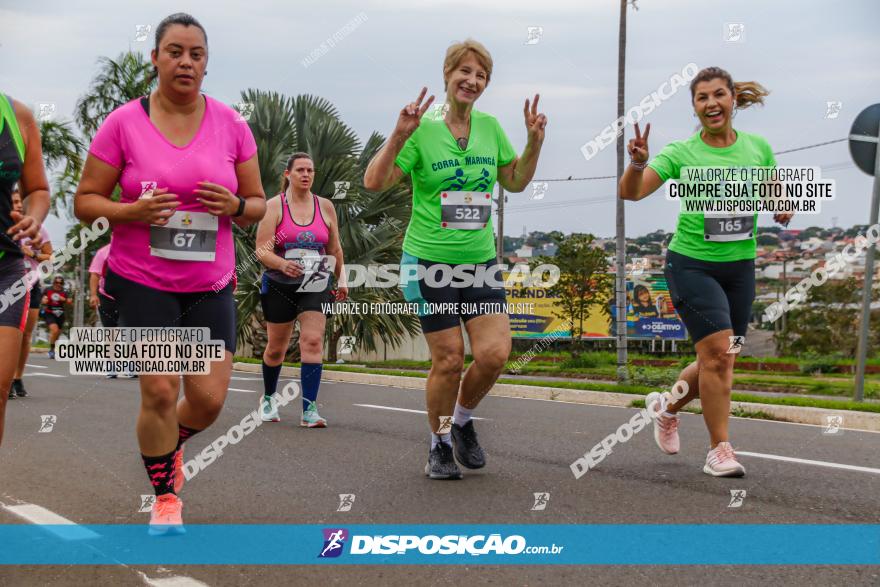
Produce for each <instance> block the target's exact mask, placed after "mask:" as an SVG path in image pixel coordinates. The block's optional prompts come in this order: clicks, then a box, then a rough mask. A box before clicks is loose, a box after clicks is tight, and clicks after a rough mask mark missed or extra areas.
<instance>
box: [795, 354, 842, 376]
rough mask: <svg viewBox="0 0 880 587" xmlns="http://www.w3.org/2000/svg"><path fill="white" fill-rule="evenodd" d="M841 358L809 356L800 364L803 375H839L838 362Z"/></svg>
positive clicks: (835, 356)
mask: <svg viewBox="0 0 880 587" xmlns="http://www.w3.org/2000/svg"><path fill="white" fill-rule="evenodd" d="M840 359H841V357H839V356H837V355H830V356H828V355H826V356H824V357H820V356H818V355H807V356H806V357H804V359H803V361H802V362H801V364H800V370H801V373H807V374H810V373H837V362H838V361H840Z"/></svg>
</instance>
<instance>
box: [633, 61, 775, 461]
mask: <svg viewBox="0 0 880 587" xmlns="http://www.w3.org/2000/svg"><path fill="white" fill-rule="evenodd" d="M690 88H691V99H692V102H693V107H694V114H695V115H696V117H697V118H698V119H699V121H700V125H701V128H700V130H699V131H698V132H697V133H696V134H694V135H693V136H691V137H690V138H688V139H685V140H683V141H677V142H674V143H670V144H669V145H667V146H666V147H664V148H663V150H662V151H661V152H660V154H659V155H657V156H656V157H655V158H654V159H653V160H652V161H651V163H650V164H648V135H649V133H650V131H651V125H650V124H649V125H647V127H646V128H645V133H644V135H642V134H641V132H640V129H639V126H638V124H637V125H636V127H635V131H636V138H635V139H632V140H630V141H629V145H628V147H627V150H628V151H629V154H630V158H631V162H630V165H629V166H628V167H627V169H626V171H625V172H624V174H623V177H622V178H621V180H620V197H621V198H623V199H624V200H632V201H638V200H641V199H642V198H645V197H647V196H648V195H650V194H652V193H653V192H655V191H656V190H657V189H658V188H659V187H660V186H662V185H663V183H664V182H665V181H666V180H668V179H679V178H680V177H681V170H682V168H686V167H713V168H731V167H738V168H742V167H747V168H753V167H775V166H776V161H775V159H774V157H773V151H772V149H771V148H770V145H769V144H768V143H767V141H766V140H765V139H763V138H762V137H759V136H757V135H753V134H749V133H745V132H742V131H737V130H734V128H733V117H734V116H735V111H736V110H741V109H743V108H747V107H749V106H751V105H752V104H763V103H764V97H765V96H766V95H767V94H768V92H767V91H766V90H765V89H764V88H763V87H762V86H761V85H760V84H758V83H755V82H737V83H734V82H733V79H732V78H731V76H730V74H729V73H727V72H726V71H724V70H723V69H720V68H718V67H709V68H706V69H703V70H702V71H700V72H699V73H698V74H697V76H696V77H695V78H694V79H693V80H692V81H691V86H690ZM774 219H775V220H776V221H777V222H780V223H782V224H788V221H789V220H790V219H791V215H790V214H776V215H775V216H774ZM756 221H757V215H752V214H750V215H737V216H732V217H724V218H719V217H713V216H712V215H703V214H702V213H700V214H694V213H688V214H685V213H682V214H680V215H679V217H678V226H677V227H676V231H675V235H674V236H673V238H672V241H671V242H670V243H669V251H668V254H667V258H666V267H665V274H666V279H667V281H668V283H669V292H670V294H671V295H672V299H673V303H674V304H675V309H676V310H677V311H678V313H679V315H681V317H682V320H684V323H685V325H686V326H687V329H688V331H689V332H690V334H691V337H692V338H693V340H694V345H695V348H696V351H697V360H696V361H694V362H693V363H691V364H690V365H688V366H687V367H686V368H685V369H684V370H683V371H682V372H681V375H680V376H679V379H681V380H684V381H686V382H687V384H688V389H689V391H688V394H687V395H686V396H685V397H683V398H682V399H680V400H678V401H677V402H675V403H671V404H670V403H669V402H668V398H667V396H665V395H661V394H659V393H653V394H650V395H649V396H648V397H647V398H646V402H647V405H650V406H653V407H654V409H655V410H656V411H657V412H658V413H657V414H656V417H655V418H654V438H655V440H656V442H657V445H658V446H659V447H660V449H661V450H662V451H663V452H665V453H667V454H675V453H677V452H678V450H679V445H680V443H679V438H678V416H677V415H676V414H677V413H678V411H679V410H680V409H681V408H683V407H684V406H685V405H686V404H687V403H688V402H690V401H691V400H693V399H694V398H695V397H698V396H699V398H700V402H701V404H702V408H703V419H704V420H705V422H706V427H707V428H708V429H709V437H710V440H711V448H710V450H709V454H708V455H707V456H706V464H705V466H704V467H703V471H704V472H705V473H707V474H709V475H713V476H716V477H740V476H742V475H744V474H745V469H744V468H743V466H742V465H741V464H740V463H739V462H738V461H737V459H736V454H735V453H734V451H733V447H732V446H731V444H730V442H729V437H728V421H729V419H730V390H731V387H732V384H733V364H734V359H735V358H736V353H735V352H732V351H733V350H735V343H740V344H741V341H742V338H741V337H744V336H745V334H746V330H747V327H748V322H749V316H750V315H751V308H752V302H753V301H754V299H755V250H756V241H755V224H756Z"/></svg>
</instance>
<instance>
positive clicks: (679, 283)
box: [664, 251, 755, 343]
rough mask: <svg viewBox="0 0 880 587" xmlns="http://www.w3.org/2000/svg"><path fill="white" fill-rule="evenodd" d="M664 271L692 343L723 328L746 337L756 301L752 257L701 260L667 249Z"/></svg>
mask: <svg viewBox="0 0 880 587" xmlns="http://www.w3.org/2000/svg"><path fill="white" fill-rule="evenodd" d="M664 274H665V275H666V282H667V284H668V285H669V294H670V296H671V297H672V303H673V304H674V305H675V309H676V310H677V311H678V314H679V316H681V319H682V320H683V321H684V325H685V326H687V329H688V332H689V333H690V335H691V338H692V339H693V340H694V342H695V343H696V342H699V341H700V340H702V339H704V338H706V337H707V336H709V335H710V334H714V333H716V332H721V331H722V330H733V333H734V334H735V335H737V336H745V334H746V330H747V329H748V326H749V318H750V317H751V315H752V302H753V301H755V261H754V259H744V260H742V261H726V262H716V261H701V260H699V259H694V258H692V257H687V256H685V255H681V254H679V253H676V252H674V251H668V252H667V254H666V266H665V268H664Z"/></svg>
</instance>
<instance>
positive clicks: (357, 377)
mask: <svg viewBox="0 0 880 587" xmlns="http://www.w3.org/2000/svg"><path fill="white" fill-rule="evenodd" d="M232 367H233V369H234V370H236V371H245V372H247V373H260V372H261V367H260V365H258V364H254V363H234V364H233V366H232ZM281 374H282V375H283V376H285V377H299V369H298V368H297V367H282V369H281ZM322 377H323V379H324V380H325V381H337V382H340V383H360V384H373V385H384V386H387V387H399V388H403V389H421V390H423V389H425V379H424V378H423V377H406V376H402V375H379V374H372V373H349V372H346V371H333V370H331V369H327V370H325V371H324V373H323V376H322ZM489 395H495V396H501V397H518V398H526V399H542V400H553V401H560V402H571V403H576V404H594V405H600V406H616V407H628V406H630V405H631V404H632V402H634V401H636V400H639V399H644V396H641V395H633V394H629V393H612V392H604V391H588V390H581V389H563V388H559V387H538V386H535V385H516V384H511V383H496V384H495V387H493V388H492V391H491V392H489ZM692 405H693V406H695V407H698V406H699V400H697V401H695V402H694V403H693V404H692ZM731 407H732V408H734V409H735V408H739V409H741V410H743V411H748V412H763V413H765V414H768V415H770V416H772V417H773V418H774V419H776V420H781V421H783V422H795V423H798V424H813V425H816V426H827V424H828V420H827V418H828V416H841V417H842V418H843V420H842V424H841V428H842V429H845V430H864V431H868V432H880V413H872V412H855V411H850V410H825V409H822V408H805V407H800V406H781V405H776V404H758V403H752V402H732V403H731Z"/></svg>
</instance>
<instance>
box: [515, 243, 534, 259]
mask: <svg viewBox="0 0 880 587" xmlns="http://www.w3.org/2000/svg"><path fill="white" fill-rule="evenodd" d="M534 250H535V248H534V247H533V246H531V245H523V246H521V247H520V248H518V249H517V250H516V251H514V253H515V254H516V256H517V257H521V258H523V259H531V258H532V253H533V252H534Z"/></svg>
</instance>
